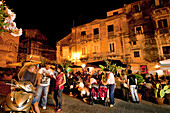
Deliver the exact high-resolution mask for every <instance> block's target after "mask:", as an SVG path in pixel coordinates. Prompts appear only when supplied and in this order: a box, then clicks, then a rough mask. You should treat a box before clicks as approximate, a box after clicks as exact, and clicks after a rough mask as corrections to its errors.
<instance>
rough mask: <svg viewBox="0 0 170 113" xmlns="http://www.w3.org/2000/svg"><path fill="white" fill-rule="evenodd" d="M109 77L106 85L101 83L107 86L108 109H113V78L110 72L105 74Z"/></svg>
mask: <svg viewBox="0 0 170 113" xmlns="http://www.w3.org/2000/svg"><path fill="white" fill-rule="evenodd" d="M107 73H108V74H109V75H108V77H107V81H106V83H104V82H103V81H102V83H103V84H104V85H108V86H109V98H110V107H113V106H114V104H115V102H114V88H115V78H114V74H113V73H112V72H110V71H108V72H107Z"/></svg>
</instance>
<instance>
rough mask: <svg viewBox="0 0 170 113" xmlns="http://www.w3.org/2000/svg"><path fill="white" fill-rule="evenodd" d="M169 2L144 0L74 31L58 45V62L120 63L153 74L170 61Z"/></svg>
mask: <svg viewBox="0 0 170 113" xmlns="http://www.w3.org/2000/svg"><path fill="white" fill-rule="evenodd" d="M169 26H170V2H169V0H155V1H153V0H141V1H138V2H134V3H131V4H127V5H126V4H125V5H124V6H123V7H122V8H119V9H116V10H112V11H108V12H107V18H105V19H96V20H94V21H92V22H90V23H87V24H84V25H80V26H76V27H73V28H72V32H71V33H70V34H69V35H68V36H66V37H64V38H63V39H62V40H60V41H58V42H57V44H56V49H57V52H56V55H57V60H62V59H68V60H70V61H72V62H75V63H76V64H79V65H81V64H83V63H88V62H97V61H101V60H103V59H104V58H109V59H112V60H120V61H121V62H123V63H125V64H127V65H130V66H131V69H132V70H133V71H134V72H137V71H140V72H141V73H147V72H148V71H149V72H150V73H152V71H154V66H155V65H156V64H157V63H158V61H159V60H162V59H168V58H170V31H169V28H170V27H169Z"/></svg>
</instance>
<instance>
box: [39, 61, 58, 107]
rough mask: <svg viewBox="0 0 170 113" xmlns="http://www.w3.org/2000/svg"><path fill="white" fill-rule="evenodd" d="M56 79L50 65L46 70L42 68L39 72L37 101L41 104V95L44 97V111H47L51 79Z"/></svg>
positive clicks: (47, 65)
mask: <svg viewBox="0 0 170 113" xmlns="http://www.w3.org/2000/svg"><path fill="white" fill-rule="evenodd" d="M51 77H54V78H55V76H54V73H53V72H52V70H51V69H50V65H49V64H46V66H45V68H44V67H42V68H41V69H40V70H39V71H38V83H37V96H36V100H37V101H38V102H39V101H40V98H41V95H42V94H43V95H42V103H41V106H42V108H43V109H46V104H47V95H48V89H49V85H50V78H51Z"/></svg>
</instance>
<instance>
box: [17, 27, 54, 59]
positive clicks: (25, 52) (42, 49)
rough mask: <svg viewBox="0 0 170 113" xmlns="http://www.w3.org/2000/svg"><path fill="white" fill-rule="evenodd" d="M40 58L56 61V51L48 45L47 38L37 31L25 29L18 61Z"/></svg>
mask: <svg viewBox="0 0 170 113" xmlns="http://www.w3.org/2000/svg"><path fill="white" fill-rule="evenodd" d="M40 57H42V58H45V59H48V60H51V61H53V60H55V59H56V51H55V49H53V48H52V47H50V46H49V45H48V44H47V38H46V37H45V36H44V35H43V34H42V33H41V32H40V31H39V30H37V29H25V30H23V35H22V36H21V37H20V45H19V55H18V61H21V60H27V61H30V60H36V61H40Z"/></svg>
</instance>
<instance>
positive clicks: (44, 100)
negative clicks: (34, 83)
mask: <svg viewBox="0 0 170 113" xmlns="http://www.w3.org/2000/svg"><path fill="white" fill-rule="evenodd" d="M48 89H49V86H38V87H37V96H36V98H35V99H36V100H37V101H38V102H39V101H40V98H41V95H42V94H43V95H42V103H41V106H42V107H44V106H46V105H47V95H48Z"/></svg>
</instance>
